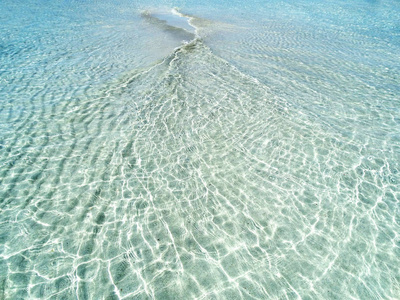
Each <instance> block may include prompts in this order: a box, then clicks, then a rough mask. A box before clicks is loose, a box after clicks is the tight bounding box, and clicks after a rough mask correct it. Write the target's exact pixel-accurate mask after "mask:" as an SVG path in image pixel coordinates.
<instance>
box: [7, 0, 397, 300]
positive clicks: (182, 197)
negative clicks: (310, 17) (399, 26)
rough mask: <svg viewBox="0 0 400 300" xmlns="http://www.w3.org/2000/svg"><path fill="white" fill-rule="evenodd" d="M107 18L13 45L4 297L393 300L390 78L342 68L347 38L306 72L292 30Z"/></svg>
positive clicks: (157, 14)
mask: <svg viewBox="0 0 400 300" xmlns="http://www.w3.org/2000/svg"><path fill="white" fill-rule="evenodd" d="M80 5H88V4H80ZM78 10H79V8H78V9H77V11H78ZM55 11H57V10H55ZM61 11H64V9H62V10H61ZM90 11H91V12H92V13H93V11H92V10H90ZM167 12H168V13H167ZM134 13H136V14H134ZM123 15H124V14H123ZM131 15H134V18H135V19H134V22H132V21H131V19H130V18H131V17H130V16H131ZM95 16H96V17H95V18H94V19H95V20H96V21H98V22H99V23H96V25H93V24H91V25H88V27H84V28H82V29H81V31H80V32H78V33H76V34H77V36H74V38H76V39H77V42H76V44H75V43H71V42H70V40H69V39H67V41H66V43H65V44H64V43H63V41H62V40H61V41H60V40H55V39H53V38H54V37H58V33H59V30H60V29H55V32H56V33H57V34H54V32H52V31H51V30H49V31H48V32H46V34H39V37H40V38H41V39H42V43H41V44H39V43H38V44H32V45H31V46H26V45H25V46H22V45H21V44H20V41H19V40H18V39H16V38H14V39H13V36H12V34H11V33H10V34H9V36H8V37H7V39H4V40H3V41H4V42H3V45H4V46H2V47H3V48H1V51H2V52H1V56H0V59H2V62H3V64H2V65H3V66H7V67H3V68H2V69H1V74H0V76H1V77H0V79H1V81H2V82H7V85H3V86H2V88H1V90H0V96H1V97H2V99H4V100H2V101H1V102H0V150H1V155H0V164H1V165H0V166H1V167H0V183H1V185H0V298H4V299H19V298H25V299H103V298H108V299H228V298H231V299H239V298H241V299H299V298H303V299H350V298H356V299H374V298H384V299H396V298H397V297H398V295H399V293H400V274H399V270H398V267H397V266H398V265H399V263H400V259H399V257H400V236H399V232H400V218H399V209H400V206H399V203H400V199H399V196H400V193H399V188H398V183H399V181H400V165H399V161H400V144H399V141H400V140H399V137H400V134H399V132H400V130H399V126H400V122H399V118H398V117H397V112H398V107H397V104H398V99H396V98H393V95H398V94H397V92H396V91H395V90H394V89H391V88H390V87H388V86H385V89H386V90H387V94H379V93H378V92H376V90H374V88H373V86H372V83H371V82H369V81H365V77H357V76H358V75H357V74H355V73H352V76H345V75H344V73H343V74H342V73H340V72H333V70H335V71H336V69H334V68H333V67H332V65H330V64H335V63H336V62H337V60H335V59H338V58H337V57H338V55H337V53H336V52H335V51H330V52H329V55H331V56H330V58H331V59H329V60H322V59H321V60H320V61H319V62H320V64H319V65H318V66H314V67H313V68H312V67H310V64H306V62H307V57H308V56H307V55H306V54H305V53H306V52H305V50H304V48H302V47H304V44H301V43H300V42H299V40H298V35H299V33H296V32H295V31H294V29H293V27H290V26H289V25H287V24H284V25H283V27H279V26H278V25H276V24H275V25H274V24H271V23H270V22H269V21H267V22H266V24H262V26H263V28H264V29H263V30H265V31H266V32H267V34H266V33H265V32H264V31H262V30H250V29H248V28H246V27H245V26H244V24H242V23H241V22H240V21H239V20H238V21H237V24H235V25H232V26H228V25H227V24H228V21H229V20H225V19H224V20H219V21H211V20H207V19H206V18H199V17H196V16H194V15H190V16H189V15H186V14H183V13H181V12H179V11H178V10H172V11H171V12H170V11H169V10H161V9H160V10H154V9H153V10H151V9H148V10H147V11H146V12H145V13H143V10H137V9H135V10H128V12H127V13H126V18H127V20H128V21H126V22H122V21H121V20H120V19H117V20H114V21H112V20H110V19H109V18H105V19H101V18H100V19H99V18H98V16H97V15H95ZM124 16H125V15H124ZM82 18H83V19H84V20H85V18H86V15H85V16H82ZM238 18H239V17H238ZM239 19H240V18H239ZM137 24H141V25H140V26H138V25H137ZM202 24H203V25H204V27H202V26H201V25H202ZM221 24H225V25H221ZM93 26H95V27H96V26H99V30H97V29H96V30H95V29H93ZM188 26H190V27H188ZM274 26H275V27H274ZM276 26H278V27H276ZM48 27H50V26H48ZM96 28H97V27H96ZM193 28H194V29H193ZM266 28H268V29H266ZM288 28H289V29H291V30H287V29H288ZM25 30H27V32H30V30H31V29H29V28H28V29H27V28H26V29H25ZM62 30H67V31H68V30H69V29H68V28H63V29H62ZM280 30H282V32H280ZM74 32H75V31H74ZM203 32H206V33H207V34H206V37H205V36H204V35H203V34H202V33H203ZM145 33H146V34H148V33H151V34H152V39H153V41H157V43H155V45H153V46H154V47H156V48H157V49H158V50H160V51H164V52H161V54H162V55H161V54H160V53H158V52H157V51H154V52H152V51H151V50H148V51H147V48H146V46H145V45H149V44H146V39H145V38H143V36H142V34H145ZM274 33H275V34H274ZM308 33H309V31H307V30H306V29H304V30H301V31H300V34H304V35H305V36H306V39H308V38H310V39H313V38H314V36H312V37H310V36H309V35H307V34H308ZM36 34H38V33H36ZM325 34H327V35H329V34H331V32H326V33H325ZM231 35H233V36H234V38H232V40H231V41H238V40H240V42H235V45H236V47H232V48H234V49H231V48H230V47H231V45H230V44H228V43H225V44H224V45H225V46H224V47H226V52H225V53H221V52H222V51H221V47H222V46H221V45H220V44H218V41H219V40H221V39H225V38H226V37H227V36H231ZM32 36H34V37H35V38H37V36H35V34H33V33H32ZM93 36H94V38H93V40H91V39H90V38H92V37H93ZM89 37H90V38H89ZM128 37H130V38H132V37H134V38H135V39H136V41H140V43H139V42H131V39H129V38H128ZM81 39H82V40H84V41H86V43H87V44H82V41H81ZM24 40H25V37H24V38H22V41H24ZM360 40H364V39H362V38H361V39H360ZM11 41H14V43H11ZM74 41H75V40H74ZM89 41H90V42H91V43H89ZM163 41H164V42H165V43H164V44H162V46H159V44H158V43H159V42H163ZM224 42H226V40H224ZM369 42H370V43H372V44H373V45H376V43H378V42H376V41H375V42H371V41H369ZM55 43H60V44H56V45H57V47H56V48H54V45H55ZM125 43H129V47H131V49H134V51H133V50H130V49H128V50H126V49H125V48H124V47H126V44H125ZM343 43H344V42H343ZM43 44H44V46H43ZM378 44H379V45H382V44H380V43H378ZM60 45H62V46H63V47H61V46H60ZM209 45H212V46H211V47H213V48H211V47H210V46H209ZM279 45H281V46H282V45H284V46H283V47H281V48H279ZM340 46H341V45H340V44H337V47H338V49H339V50H338V52H341V51H342V48H341V47H340ZM30 47H31V48H30ZM274 47H275V48H274ZM313 47H316V48H318V47H323V46H322V45H320V44H313ZM163 48H165V49H163ZM77 49H80V50H77ZM82 49H84V50H82ZM276 49H279V50H280V51H282V52H279V54H275V55H274V54H273V51H276ZM283 49H286V50H283ZM318 49H319V52H318V51H317V52H314V54H315V53H317V54H318V53H319V54H321V53H323V54H321V56H322V57H324V55H326V54H324V48H318ZM125 50H126V51H125ZM79 51H82V52H79ZM115 51H117V52H118V53H119V55H118V56H117V57H115ZM285 51H286V52H285ZM325 51H326V49H325ZM243 52H246V55H244V54H243ZM87 53H88V54H89V55H86V54H87ZM299 53H301V54H303V56H302V55H300V54H299ZM164 54H165V55H164ZM217 54H218V55H217ZM307 54H309V53H307ZM387 55H388V59H391V57H392V56H391V53H390V51H388V53H387ZM93 56H95V57H98V58H97V59H99V60H100V63H98V62H97V60H96V59H94V58H93ZM103 56H104V60H103V58H102V57H103ZM91 57H92V58H91ZM260 57H261V59H260ZM293 57H298V60H297V61H292V62H291V59H292V58H293ZM267 58H270V59H267ZM317 58H319V57H318V56H317ZM120 60H122V62H123V63H122V62H120ZM246 61H247V64H246ZM249 62H251V63H249ZM255 63H257V64H258V68H257V67H256V66H255V65H254V64H255ZM277 65H279V66H280V67H281V69H279V68H278V67H277ZM21 67H22V68H23V69H22V71H20V70H21V69H20V68H21ZM341 68H342V71H343V72H345V70H347V71H348V70H349V69H352V70H356V68H360V66H359V65H358V64H357V62H356V60H355V59H354V60H350V59H347V61H346V64H343V65H341ZM370 68H371V69H372V70H373V72H377V73H373V74H381V75H382V76H384V78H385V82H386V83H388V84H389V85H390V84H391V82H392V81H395V80H396V78H397V77H396V76H397V75H396V74H394V73H392V72H391V71H392V69H390V70H387V71H386V72H384V71H383V70H382V69H381V67H380V66H378V67H374V66H370ZM262 70H265V71H262ZM307 70H308V71H309V72H308V73H307V72H306V71H307ZM362 70H364V71H363V72H362ZM366 70H367V67H366V66H365V65H363V69H357V71H358V72H361V73H362V74H370V73H368V72H367V71H366ZM313 72H315V73H316V74H317V75H318V78H320V80H321V81H317V80H316V79H315V77H314V76H315V73H313ZM371 72H372V71H371ZM379 72H381V73H379ZM271 74H275V76H276V77H275V78H274V77H272V75H271ZM270 75H271V77H270ZM302 76H304V77H306V78H303V77H302ZM361 79H363V80H361ZM310 82H312V83H313V84H314V87H315V85H317V86H318V87H319V88H321V90H320V94H319V95H317V96H315V94H314V91H313V90H312V89H311V88H310V85H309V83H310ZM377 82H379V80H378V79H377ZM280 84H281V85H280ZM324 84H326V85H324ZM335 84H343V86H346V87H347V88H348V89H352V91H353V92H354V93H353V94H352V95H353V97H352V98H351V99H350V98H349V97H350V96H349V95H350V92H348V91H347V90H344V91H343V90H342V94H344V95H347V96H349V97H343V99H341V98H340V97H339V96H337V94H336V93H339V92H338V90H335V89H334V87H333V86H334V85H335ZM282 85H284V86H285V87H286V89H285V90H284V91H283V90H280V88H281V87H282ZM322 87H326V88H327V90H328V91H329V92H330V93H331V96H332V98H331V100H332V102H327V97H326V96H323V95H322V94H323V93H324V91H323V89H322ZM377 89H378V90H379V87H377ZM360 91H364V92H365V95H367V96H368V95H373V96H376V98H374V97H370V98H367V99H366V100H365V101H360V100H359V98H358V97H356V96H354V95H356V94H358V93H360ZM379 91H382V90H379ZM295 93H296V94H295ZM321 93H322V94H321ZM294 95H297V96H298V97H295V96H294ZM305 95H306V96H307V97H306V96H305ZM335 96H336V97H335ZM390 100H392V101H390ZM335 101H336V102H335ZM323 104H324V105H323ZM338 112H342V114H339V113H338Z"/></svg>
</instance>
